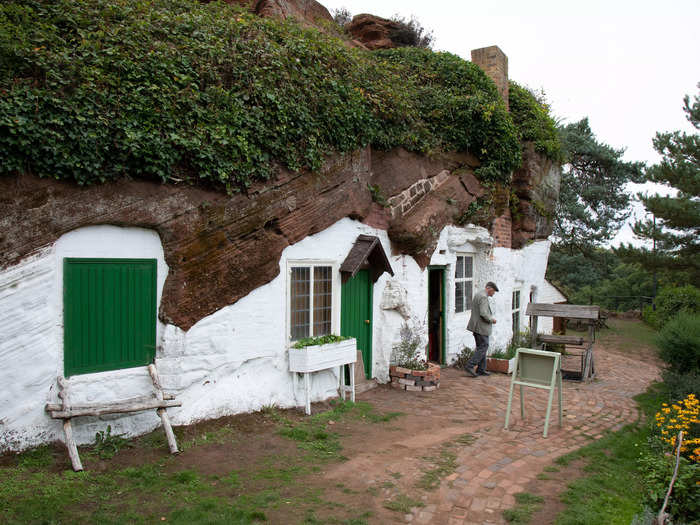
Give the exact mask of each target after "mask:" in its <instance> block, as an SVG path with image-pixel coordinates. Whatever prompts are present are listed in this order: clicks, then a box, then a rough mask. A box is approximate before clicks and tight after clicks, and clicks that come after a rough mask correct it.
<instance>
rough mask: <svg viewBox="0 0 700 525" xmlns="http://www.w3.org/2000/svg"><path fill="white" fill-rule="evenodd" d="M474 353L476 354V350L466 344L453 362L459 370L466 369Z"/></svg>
mask: <svg viewBox="0 0 700 525" xmlns="http://www.w3.org/2000/svg"><path fill="white" fill-rule="evenodd" d="M472 354H474V350H472V349H471V348H469V347H468V346H465V347H464V348H462V351H461V352H460V353H459V355H458V356H457V359H455V360H454V362H453V363H452V366H454V367H455V368H457V369H459V370H466V369H467V363H468V362H469V359H471V357H472Z"/></svg>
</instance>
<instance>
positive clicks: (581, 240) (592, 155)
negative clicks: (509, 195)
mask: <svg viewBox="0 0 700 525" xmlns="http://www.w3.org/2000/svg"><path fill="white" fill-rule="evenodd" d="M559 137H560V141H561V144H562V149H563V154H564V157H565V165H564V170H563V172H562V178H561V189H560V193H559V202H558V204H557V210H556V214H555V220H554V231H553V244H552V251H551V253H550V257H549V266H548V268H547V278H548V279H552V280H554V281H556V282H557V283H559V284H560V285H562V286H563V287H564V288H566V289H568V290H569V291H573V290H576V289H578V288H580V287H581V286H584V285H591V286H594V285H595V284H596V283H597V282H599V281H600V280H602V279H604V278H606V277H607V276H608V274H609V273H610V269H611V265H610V264H609V261H608V257H607V255H609V253H608V252H607V251H606V250H601V247H603V246H604V245H605V243H606V242H607V241H609V240H610V239H612V238H613V237H614V236H615V234H616V233H617V232H618V230H619V229H620V227H621V226H622V224H624V222H625V220H626V219H627V218H628V216H629V213H630V212H629V204H630V195H629V194H628V193H627V192H626V191H625V185H626V184H627V183H628V182H641V180H642V179H643V166H644V165H643V163H641V162H626V161H624V160H622V156H623V154H624V149H615V148H613V147H611V146H609V145H608V144H605V143H604V142H600V141H599V140H598V138H597V137H596V135H595V134H594V133H593V131H592V130H591V127H590V125H589V124H588V119H583V120H580V121H579V122H573V123H571V124H567V125H563V126H560V127H559Z"/></svg>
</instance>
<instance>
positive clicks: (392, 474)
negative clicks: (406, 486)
mask: <svg viewBox="0 0 700 525" xmlns="http://www.w3.org/2000/svg"><path fill="white" fill-rule="evenodd" d="M389 475H390V476H391V477H392V478H394V479H401V478H402V477H403V474H401V472H389Z"/></svg>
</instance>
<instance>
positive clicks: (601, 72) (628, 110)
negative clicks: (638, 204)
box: [319, 0, 700, 240]
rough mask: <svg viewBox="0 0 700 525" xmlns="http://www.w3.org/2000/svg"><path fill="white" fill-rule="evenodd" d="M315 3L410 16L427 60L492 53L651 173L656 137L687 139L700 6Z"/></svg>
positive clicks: (696, 76) (544, 1)
mask: <svg viewBox="0 0 700 525" xmlns="http://www.w3.org/2000/svg"><path fill="white" fill-rule="evenodd" d="M319 1H320V2H321V3H322V4H323V5H324V6H326V7H327V8H328V9H329V10H330V11H331V13H333V10H334V9H338V8H341V7H345V8H347V9H348V10H349V11H350V12H351V13H352V14H353V15H356V14H359V13H372V14H375V15H378V16H382V17H385V18H390V17H391V16H392V15H394V14H400V15H401V16H404V17H406V18H410V17H411V16H412V15H415V17H416V18H417V19H418V20H419V21H420V23H421V24H422V25H423V27H425V28H426V29H428V30H431V31H432V32H433V36H434V45H433V48H434V49H435V50H440V51H443V50H444V51H449V52H451V53H455V54H457V55H459V56H461V57H462V58H465V59H467V60H469V59H470V51H471V50H472V49H477V48H480V47H486V46H490V45H497V46H499V47H500V48H501V49H502V50H503V52H504V53H505V54H506V55H507V56H508V67H509V77H510V78H511V79H512V80H515V81H516V82H518V83H520V84H524V85H527V86H528V87H531V88H534V89H543V90H544V92H545V94H546V96H547V99H548V100H549V102H550V103H551V106H552V112H553V114H554V115H555V116H556V117H558V118H561V119H563V120H564V121H565V122H574V121H577V120H579V119H581V118H583V117H586V116H587V117H588V118H589V121H590V125H591V128H592V129H593V132H594V133H595V134H596V135H597V137H598V139H599V140H601V141H603V142H605V143H607V144H609V145H611V146H613V147H615V148H625V149H626V153H625V160H641V161H644V162H647V163H655V162H657V161H658V160H659V157H658V155H657V154H656V152H655V151H654V149H653V146H652V143H651V139H652V138H653V136H654V134H655V133H656V132H657V131H671V130H677V129H682V130H685V131H688V132H690V131H692V130H693V128H692V127H691V126H690V124H689V123H688V121H687V120H686V119H685V114H684V113H683V111H682V103H683V96H684V95H686V94H690V95H691V96H692V95H695V94H696V93H697V92H698V90H697V88H696V85H697V83H698V82H700V1H698V0H666V1H665V2H661V1H658V0H655V1H650V0H635V1H631V0H607V1H601V0H588V1H586V2H567V1H562V0H557V1H550V0H531V1H529V2H526V1H522V0H491V1H488V0H486V1H484V0H481V1H479V2H473V1H469V0H466V1H450V0H432V1H425V0H421V1H418V0H380V1H377V0H374V1H371V0H319ZM624 237H625V240H629V238H630V237H629V234H624Z"/></svg>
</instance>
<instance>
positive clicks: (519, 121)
mask: <svg viewBox="0 0 700 525" xmlns="http://www.w3.org/2000/svg"><path fill="white" fill-rule="evenodd" d="M541 98H543V97H541ZM508 103H509V105H510V112H511V115H512V116H513V121H514V122H515V125H516V127H517V128H518V135H519V137H520V140H522V141H527V142H533V143H534V144H535V151H538V152H539V153H542V154H543V155H545V156H547V157H548V158H550V159H552V160H555V161H560V160H561V159H562V150H561V142H560V141H559V134H558V133H557V125H556V123H555V122H554V119H553V118H552V117H551V116H550V115H549V106H548V105H547V104H546V103H545V102H544V100H542V99H538V97H537V96H536V95H535V94H534V93H532V92H531V91H530V90H529V89H527V88H525V87H523V86H521V85H519V84H516V83H515V82H512V81H511V82H510V84H509V87H508Z"/></svg>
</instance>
